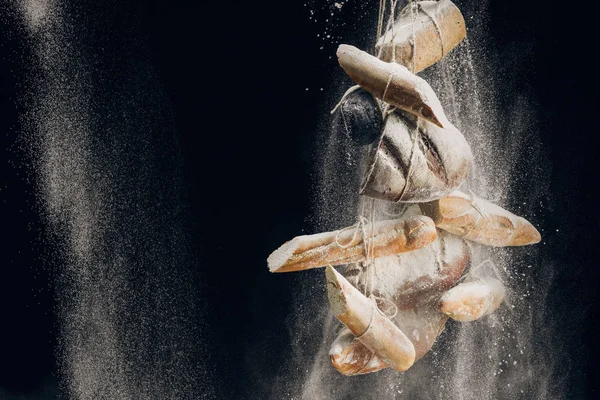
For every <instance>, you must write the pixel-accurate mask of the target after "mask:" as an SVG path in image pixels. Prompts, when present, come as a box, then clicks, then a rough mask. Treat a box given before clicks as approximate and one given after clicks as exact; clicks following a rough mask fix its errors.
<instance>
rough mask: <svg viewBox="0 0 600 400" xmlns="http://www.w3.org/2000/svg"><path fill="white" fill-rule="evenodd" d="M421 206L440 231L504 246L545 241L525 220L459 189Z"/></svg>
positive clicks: (489, 244) (479, 241)
mask: <svg viewBox="0 0 600 400" xmlns="http://www.w3.org/2000/svg"><path fill="white" fill-rule="evenodd" d="M419 206H420V207H421V211H422V212H423V214H425V215H427V216H429V217H431V219H433V221H434V222H435V225H436V226H437V227H438V228H440V229H443V230H445V231H447V232H450V233H453V234H455V235H458V236H460V237H462V238H464V239H468V240H472V241H474V242H477V243H481V244H485V245H488V246H496V247H503V246H524V245H528V244H533V243H538V242H539V241H540V240H541V236H540V233H539V232H538V231H537V229H535V227H534V226H533V225H531V223H529V221H527V220H526V219H525V218H522V217H519V216H517V215H515V214H513V213H511V212H509V211H507V210H505V209H503V208H502V207H500V206H497V205H495V204H493V203H490V202H489V201H486V200H483V199H479V198H475V197H472V196H469V195H466V194H465V193H462V192H460V191H458V190H457V191H454V192H453V193H451V194H449V195H447V196H445V197H443V198H441V199H439V200H437V201H433V202H429V203H423V204H419Z"/></svg>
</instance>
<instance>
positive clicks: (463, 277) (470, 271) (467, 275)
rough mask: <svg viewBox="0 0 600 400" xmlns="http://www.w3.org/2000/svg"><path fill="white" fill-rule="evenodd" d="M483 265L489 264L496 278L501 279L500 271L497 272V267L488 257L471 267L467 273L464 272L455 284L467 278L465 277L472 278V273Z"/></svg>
mask: <svg viewBox="0 0 600 400" xmlns="http://www.w3.org/2000/svg"><path fill="white" fill-rule="evenodd" d="M485 265H490V266H491V267H492V271H493V272H494V275H496V278H498V280H499V281H502V277H501V276H500V273H499V272H498V267H497V266H496V264H495V263H494V262H493V261H492V260H490V259H489V258H488V259H487V260H484V261H483V262H482V263H480V264H479V265H477V266H476V267H473V268H471V269H470V270H469V272H468V273H466V274H465V275H463V276H462V277H461V278H460V279H459V280H458V281H456V282H457V284H458V283H462V282H463V281H465V280H467V278H472V277H473V274H474V273H475V272H476V271H477V270H479V269H481V268H482V267H483V266H485Z"/></svg>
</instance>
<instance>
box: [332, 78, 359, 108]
mask: <svg viewBox="0 0 600 400" xmlns="http://www.w3.org/2000/svg"><path fill="white" fill-rule="evenodd" d="M358 89H360V85H354V86H352V87H351V88H350V89H348V90H346V93H344V95H343V96H342V98H341V99H340V101H339V102H338V103H337V104H336V105H335V107H333V110H331V111H330V112H329V113H330V114H333V113H334V112H335V111H336V110H337V109H338V108H339V107H340V106H341V105H342V103H343V102H344V100H346V97H348V96H349V95H350V94H352V93H354V92H355V91H357V90H358Z"/></svg>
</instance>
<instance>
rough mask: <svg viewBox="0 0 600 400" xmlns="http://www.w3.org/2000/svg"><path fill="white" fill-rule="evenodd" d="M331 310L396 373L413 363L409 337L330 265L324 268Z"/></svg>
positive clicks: (413, 358)
mask: <svg viewBox="0 0 600 400" xmlns="http://www.w3.org/2000/svg"><path fill="white" fill-rule="evenodd" d="M325 275H326V278H327V294H328V297H329V304H330V306H331V311H332V312H333V314H334V315H335V316H336V317H337V319H339V320H340V322H341V323H343V324H344V325H346V327H347V328H348V329H349V330H350V331H351V332H352V334H353V335H354V336H355V337H356V338H357V339H358V340H359V341H360V342H361V343H362V344H364V345H365V347H367V348H368V349H369V350H371V351H372V352H373V353H375V355H376V356H377V357H378V358H379V359H380V360H381V361H383V362H384V363H385V364H387V365H389V366H390V367H391V368H393V369H395V370H397V371H406V370H407V369H408V368H410V367H411V366H412V364H413V363H414V361H415V348H414V346H413V344H412V342H411V341H410V340H409V339H408V337H407V336H406V335H405V334H404V332H402V330H400V328H398V327H397V326H396V325H395V324H394V323H393V322H392V321H391V320H390V319H389V318H388V317H386V316H384V315H383V314H382V313H381V312H380V311H379V309H378V308H377V306H376V304H375V301H374V300H373V299H369V298H367V297H366V296H364V295H363V294H362V293H360V292H359V291H358V290H357V289H356V288H355V287H353V286H352V285H351V284H350V283H349V282H348V281H347V280H346V279H345V278H344V277H343V276H342V275H341V274H340V273H338V272H337V271H336V270H335V269H333V268H332V267H331V266H327V267H326V269H325Z"/></svg>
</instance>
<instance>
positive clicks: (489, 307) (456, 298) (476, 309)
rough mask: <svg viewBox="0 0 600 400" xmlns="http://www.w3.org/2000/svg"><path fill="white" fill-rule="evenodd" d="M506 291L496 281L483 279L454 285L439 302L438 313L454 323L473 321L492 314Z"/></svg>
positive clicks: (500, 283)
mask: <svg viewBox="0 0 600 400" xmlns="http://www.w3.org/2000/svg"><path fill="white" fill-rule="evenodd" d="M505 294H506V290H505V289H504V285H502V282H500V281H499V280H497V279H494V278H485V279H479V280H476V281H472V282H465V283H461V284H459V285H456V286H455V287H453V288H452V289H450V290H448V291H447V292H446V293H444V295H443V296H442V298H441V300H440V311H441V312H443V313H444V314H446V315H448V316H449V317H450V318H452V319H453V320H455V321H460V322H465V321H475V320H476V319H479V318H481V317H482V316H484V315H488V314H491V313H492V312H494V311H495V310H496V309H497V308H498V307H499V306H500V304H501V303H502V301H503V300H504V297H505Z"/></svg>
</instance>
